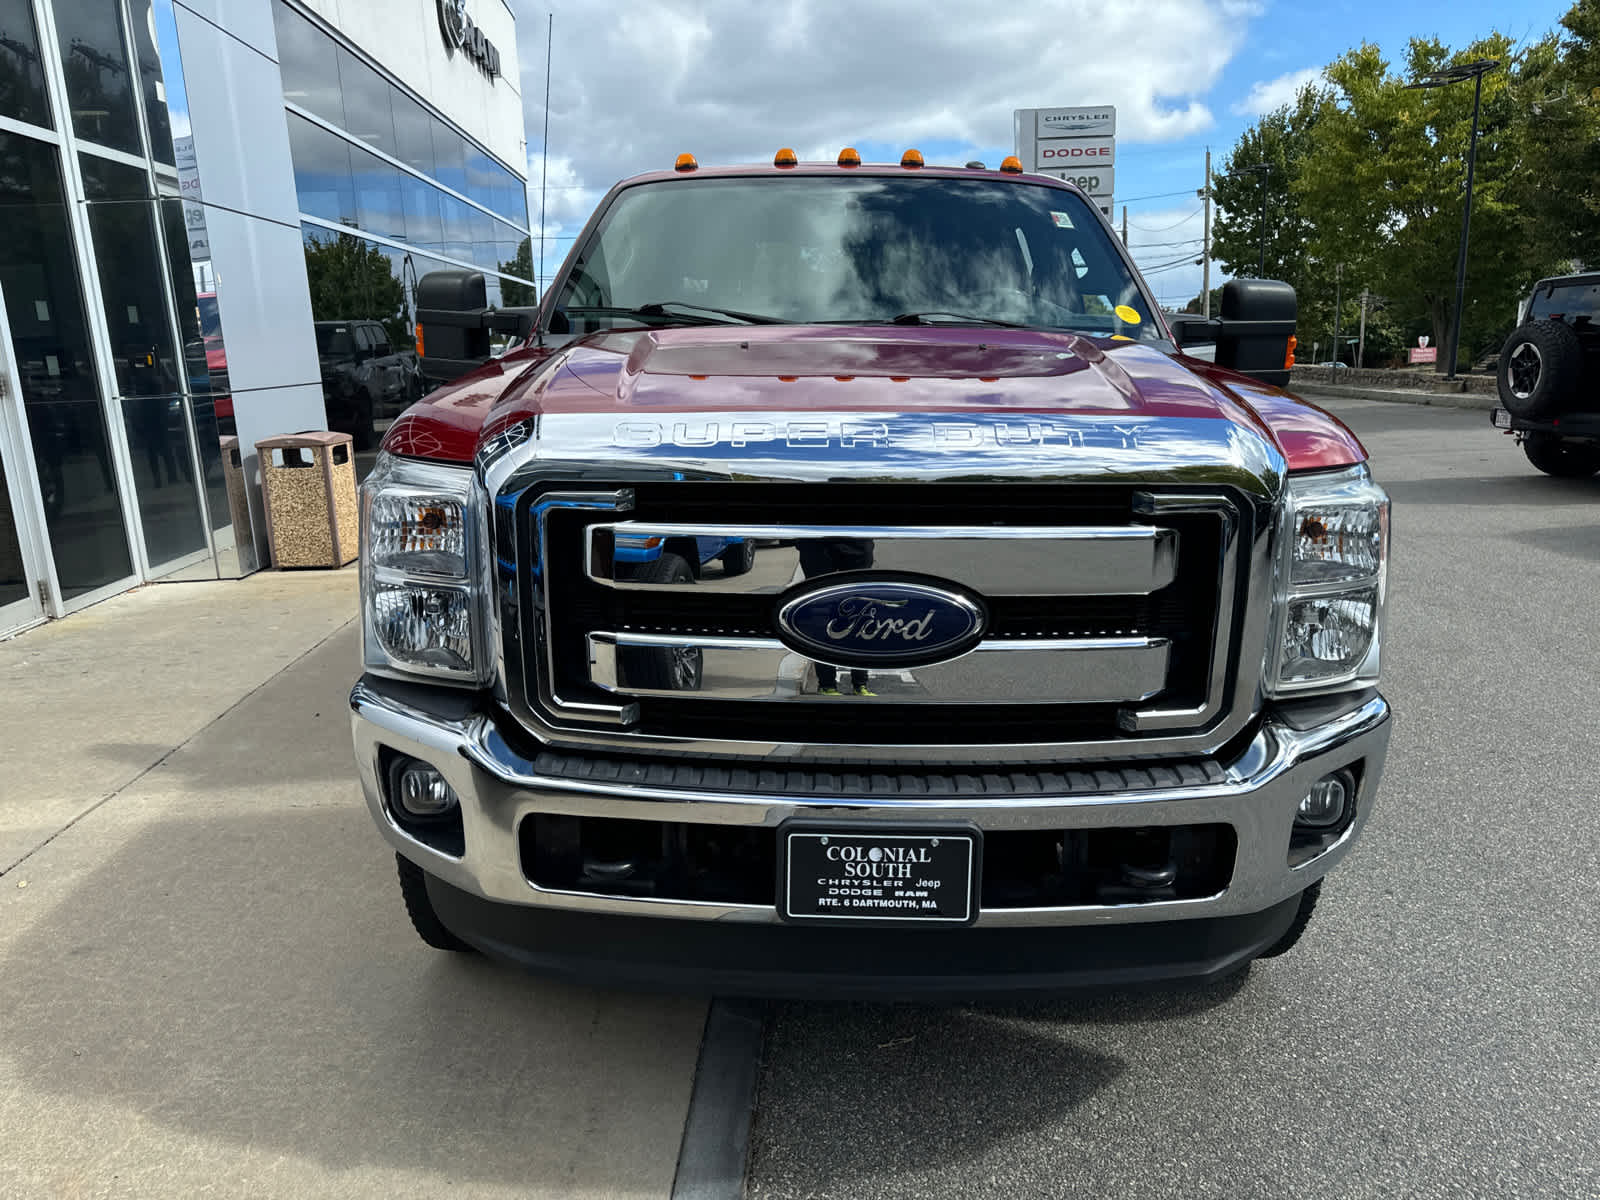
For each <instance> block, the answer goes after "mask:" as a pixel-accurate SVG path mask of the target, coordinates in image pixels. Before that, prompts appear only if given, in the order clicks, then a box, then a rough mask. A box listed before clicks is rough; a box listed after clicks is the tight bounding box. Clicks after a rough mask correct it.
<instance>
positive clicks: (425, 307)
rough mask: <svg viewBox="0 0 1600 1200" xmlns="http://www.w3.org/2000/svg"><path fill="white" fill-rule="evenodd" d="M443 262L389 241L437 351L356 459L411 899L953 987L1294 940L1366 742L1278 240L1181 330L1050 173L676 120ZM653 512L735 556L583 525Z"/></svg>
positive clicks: (801, 969)
mask: <svg viewBox="0 0 1600 1200" xmlns="http://www.w3.org/2000/svg"><path fill="white" fill-rule="evenodd" d="M483 296H484V283H483V280H482V278H481V277H476V276H473V275H471V274H469V273H462V272H456V273H440V274H437V275H434V276H429V277H427V278H425V279H424V280H423V281H422V284H421V286H420V289H419V320H420V322H421V324H422V330H421V336H422V339H423V341H424V343H425V353H424V360H423V370H424V372H425V373H429V374H432V375H433V376H434V377H435V378H436V379H444V378H453V382H450V383H448V384H447V385H446V386H444V387H441V388H440V389H439V390H437V391H435V392H433V393H432V394H431V395H429V396H428V397H427V398H426V399H424V400H423V401H422V402H420V403H418V404H416V405H415V406H413V407H412V408H411V409H409V410H408V411H407V412H406V413H405V414H403V415H402V416H401V418H400V419H399V420H398V421H397V422H396V423H395V425H394V426H393V427H392V428H391V429H390V430H389V432H388V434H387V436H386V437H385V439H384V442H383V449H382V452H381V454H380V455H379V458H378V462H377V465H376V467H375V469H374V471H373V472H372V475H371V476H370V478H369V479H368V480H367V482H366V484H365V485H364V488H363V492H362V513H363V522H364V525H363V536H362V558H361V563H362V566H361V575H362V614H363V642H364V673H363V675H362V677H361V679H360V681H359V682H358V683H357V684H356V686H355V688H354V691H353V692H352V694H351V708H352V727H353V731H354V739H355V749H356V761H357V767H358V770H359V773H360V777H361V781H362V785H363V788H364V790H365V794H366V798H367V802H368V804H369V806H370V808H371V812H372V816H373V818H374V820H375V822H376V823H377V826H378V828H379V830H380V831H381V832H382V834H383V836H384V837H385V838H386V839H387V840H388V842H389V843H390V844H391V845H392V846H393V848H394V850H395V853H396V856H397V860H398V865H399V874H400V883H401V891H402V894H403V898H404V900H405V903H406V907H407V909H408V911H409V914H410V917H411V920H412V922H413V923H414V925H415V927H416V930H417V932H418V933H419V934H420V935H421V936H422V938H423V939H424V940H425V941H427V942H428V943H429V944H430V945H433V946H436V947H440V948H442V949H447V950H456V951H463V950H469V949H470V950H477V951H482V952H485V953H488V954H490V955H493V956H496V957H498V958H501V959H505V960H509V961H513V962H518V963H521V964H523V965H525V966H529V967H532V968H535V969H538V970H542V971H551V972H560V973H571V974H577V975H581V976H583V977H586V978H594V979H605V980H615V981H628V982H649V983H657V984H664V985H668V986H683V987H691V988H695V989H710V990H719V991H724V992H750V993H763V992H764V993H790V994H793V993H804V994H816V993H819V992H827V993H832V994H844V995H851V994H872V995H884V994H902V993H906V994H915V995H927V994H930V993H933V994H956V995H968V994H975V993H988V992H996V991H1014V990H1019V989H1044V990H1053V989H1059V988H1064V987H1072V986H1078V985H1085V984H1122V983H1130V982H1137V981H1145V980H1152V979H1160V978H1176V977H1188V978H1207V977H1216V976H1220V975H1224V974H1228V973H1232V972H1236V971H1238V970H1241V969H1243V968H1245V967H1247V966H1248V965H1249V964H1250V962H1251V961H1252V960H1253V959H1255V958H1257V957H1261V956H1269V955H1276V954H1280V953H1282V952H1283V951H1284V950H1286V949H1288V948H1289V946H1291V945H1292V944H1293V943H1294V942H1295V941H1296V939H1297V938H1299V936H1300V935H1301V932H1302V930H1303V929H1304V928H1305V927H1306V923H1307V921H1308V920H1309V919H1310V917H1311V914H1312V910H1313V907H1314V905H1315V903H1316V900H1317V896H1318V893H1319V889H1320V887H1321V880H1322V878H1323V876H1324V875H1326V873H1327V872H1328V871H1329V870H1330V869H1331V868H1332V867H1333V866H1334V865H1335V864H1337V863H1338V862H1339V861H1340V859H1341V858H1343V856H1344V855H1345V854H1346V853H1347V852H1348V851H1349V850H1350V848H1351V846H1352V845H1353V843H1354V842H1355V840H1356V838H1357V835H1358V834H1359V833H1360V831H1361V829H1362V827H1363V825H1364V823H1365V822H1366V820H1367V817H1368V816H1369V814H1370V813H1371V811H1372V806H1373V803H1374V799H1375V795H1376V792H1377V788H1378V784H1379V779H1380V776H1381V774H1382V768H1383V761H1384V754H1385V750H1386V747H1387V743H1388V737H1389V721H1390V717H1389V708H1388V705H1387V704H1386V702H1385V701H1384V699H1383V697H1382V696H1381V695H1380V694H1379V692H1378V690H1377V684H1378V670H1379V656H1380V648H1381V643H1382V633H1383V612H1384V593H1385V586H1386V583H1385V570H1386V558H1387V553H1388V519H1389V507H1388V499H1387V497H1386V496H1385V494H1384V492H1383V491H1382V489H1380V488H1379V487H1378V486H1377V485H1376V484H1375V483H1374V482H1373V481H1372V479H1371V476H1370V474H1369V472H1368V469H1367V465H1366V454H1365V452H1364V451H1363V449H1362V447H1361V445H1360V443H1359V442H1358V441H1357V440H1356V438H1355V437H1354V436H1353V435H1352V434H1351V433H1350V431H1349V430H1348V429H1346V428H1345V427H1344V426H1343V425H1342V424H1341V423H1340V422H1339V421H1338V420H1336V419H1335V418H1334V417H1332V416H1330V415H1328V414H1327V413H1324V412H1322V411H1320V410H1319V409H1317V408H1315V407H1313V406H1311V405H1309V404H1306V403H1304V402H1302V401H1300V400H1298V399H1296V398H1294V397H1293V396H1290V395H1287V394H1286V393H1284V392H1283V391H1281V390H1280V387H1279V385H1281V384H1283V383H1285V382H1286V381H1287V368H1288V367H1289V365H1290V363H1291V362H1292V355H1293V341H1292V335H1293V327H1294V316H1295V306H1294V296H1293V292H1292V291H1291V290H1290V289H1289V288H1288V287H1287V286H1286V285H1283V284H1280V283H1274V282H1270V281H1261V280H1236V281H1234V282H1233V283H1231V284H1230V285H1229V287H1228V289H1227V290H1226V292H1225V295H1224V300H1223V305H1222V315H1221V317H1220V318H1218V319H1216V320H1213V321H1209V322H1204V321H1201V320H1199V319H1198V318H1195V319H1191V320H1188V321H1186V322H1183V323H1181V324H1180V323H1179V322H1178V321H1177V320H1176V319H1169V318H1167V317H1164V316H1163V314H1162V313H1161V311H1160V310H1159V308H1158V307H1157V306H1156V304H1155V302H1154V300H1153V298H1152V296H1151V293H1150V290H1149V288H1148V287H1147V285H1146V284H1145V283H1144V282H1143V280H1142V279H1141V278H1140V277H1139V274H1138V272H1137V271H1136V269H1135V268H1134V265H1133V263H1132V262H1131V260H1130V259H1129V257H1128V255H1127V252H1126V251H1125V249H1124V248H1123V246H1122V245H1121V244H1120V243H1119V242H1118V240H1117V239H1116V237H1115V236H1114V235H1113V233H1112V231H1111V229H1110V228H1109V226H1108V225H1107V224H1106V222H1105V220H1104V218H1103V217H1102V216H1101V214H1100V213H1099V212H1098V211H1097V210H1096V209H1095V207H1094V206H1093V205H1092V204H1091V203H1089V202H1088V200H1087V199H1086V197H1085V196H1084V195H1083V194H1082V193H1081V192H1080V191H1079V190H1078V189H1077V188H1075V187H1074V186H1072V185H1070V184H1067V183H1063V182H1060V181H1057V180H1052V179H1047V178H1042V177H1034V176H1028V175H1024V174H1022V172H1021V169H1020V166H1019V165H1018V164H1017V163H1016V161H1015V160H1014V159H1012V160H1007V162H1006V163H1005V164H1003V165H1002V167H1001V169H1000V170H998V171H993V170H983V169H971V168H937V167H925V166H923V165H922V162H921V158H920V156H916V155H913V154H908V155H907V157H906V159H905V160H904V161H903V162H902V163H901V164H899V165H895V164H888V165H881V166H874V165H863V164H861V163H860V161H859V159H858V158H857V157H856V156H855V155H854V152H853V151H847V152H846V153H844V154H841V156H840V158H839V160H838V162H837V163H816V164H798V163H796V162H795V160H794V156H793V155H792V154H789V153H787V152H784V153H780V155H779V156H778V157H777V159H776V160H775V161H774V163H773V165H772V166H757V167H734V168H724V169H702V168H700V167H699V166H698V164H696V163H695V162H694V160H693V159H691V158H688V157H687V156H685V157H684V158H682V159H680V161H679V163H678V166H677V169H676V170H673V171H665V172H660V173H656V174H649V175H644V176H640V177H638V178H635V179H630V180H627V181H626V182H624V183H621V184H619V185H617V186H616V187H615V188H614V189H612V191H611V192H610V193H609V194H608V195H607V196H606V197H605V199H604V200H603V201H602V202H601V204H600V205H599V208H598V209H597V210H596V212H595V214H594V216H593V217H592V218H591V220H590V222H589V223H588V225H587V227H586V228H585V229H584V231H583V233H582V235H581V236H580V237H579V238H578V239H577V241H576V244H575V246H574V248H573V250H572V252H571V254H570V256H569V257H568V259H567V261H566V262H565V264H564V265H563V266H562V267H561V269H560V271H559V273H558V274H557V275H556V277H555V279H554V281H553V283H552V285H551V287H550V288H549V289H548V291H547V292H546V294H545V295H544V298H543V300H542V302H541V304H540V305H539V307H538V308H537V309H536V310H529V311H525V312H506V311H500V312H495V311H491V310H488V309H486V308H485V306H484V300H483ZM507 328H515V329H516V331H517V334H518V336H519V337H520V339H521V340H520V344H519V345H518V347H517V348H516V349H515V350H513V351H512V352H511V353H508V354H506V355H504V356H503V357H501V358H498V359H493V360H488V361H485V360H486V359H487V356H488V347H489V336H490V333H491V332H493V331H495V330H503V329H507ZM1198 342H1208V343H1212V344H1214V345H1215V347H1216V352H1215V359H1216V361H1215V362H1208V361H1202V360H1200V359H1197V358H1193V357H1189V356H1187V355H1186V354H1185V353H1184V352H1183V350H1182V345H1183V344H1189V343H1198ZM697 538H711V539H727V540H730V541H731V540H733V539H738V540H739V543H740V544H744V545H749V546H751V547H753V548H754V550H753V553H752V554H751V555H750V556H749V561H745V560H743V559H741V561H740V562H739V563H738V564H737V569H726V568H725V567H718V566H717V565H716V564H714V563H706V564H705V565H704V567H703V569H698V570H682V571H676V570H675V571H651V572H640V571H639V570H637V569H636V566H635V564H632V563H630V561H629V553H626V552H625V551H629V550H631V548H634V547H639V546H651V545H658V546H659V545H666V544H668V543H670V542H671V541H672V540H673V539H697Z"/></svg>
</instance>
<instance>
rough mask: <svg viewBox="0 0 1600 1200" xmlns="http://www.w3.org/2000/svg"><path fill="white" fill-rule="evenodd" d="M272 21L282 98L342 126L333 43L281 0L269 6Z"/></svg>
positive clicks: (337, 69) (335, 54)
mask: <svg viewBox="0 0 1600 1200" xmlns="http://www.w3.org/2000/svg"><path fill="white" fill-rule="evenodd" d="M272 20H273V24H274V25H275V26H276V27H277V31H278V66H279V69H280V70H281V71H282V73H283V98H284V99H285V100H289V101H292V102H293V103H295V104H298V105H299V106H300V107H301V108H304V109H307V110H308V111H310V112H314V113H316V114H317V116H319V117H321V118H322V119H323V120H324V121H328V122H331V123H332V124H334V125H339V126H343V125H344V102H343V101H342V100H341V99H340V95H339V58H338V54H337V48H336V47H335V46H334V44H333V42H332V41H330V40H329V39H328V38H327V37H326V36H325V35H324V34H323V32H322V31H321V30H320V29H317V28H316V27H315V26H314V25H312V24H311V22H310V21H308V20H306V19H305V18H304V17H302V16H301V15H300V14H299V13H297V12H295V11H294V10H293V9H291V8H290V7H289V6H288V5H287V4H285V3H283V0H278V2H277V3H276V4H274V5H273V6H272Z"/></svg>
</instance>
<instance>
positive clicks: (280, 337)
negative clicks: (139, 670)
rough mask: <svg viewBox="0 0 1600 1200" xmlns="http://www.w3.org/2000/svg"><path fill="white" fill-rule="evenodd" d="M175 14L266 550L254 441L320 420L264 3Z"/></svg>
mask: <svg viewBox="0 0 1600 1200" xmlns="http://www.w3.org/2000/svg"><path fill="white" fill-rule="evenodd" d="M174 14H175V16H176V18H177V25H178V47H179V52H180V54H181V57H182V60H183V76H184V83H185V85H186V87H187V89H188V94H189V122H190V125H191V127H192V131H193V134H194V151H195V167H196V171H197V172H198V176H199V200H200V202H201V203H202V204H204V206H205V219H206V233H207V237H208V240H209V242H210V246H211V251H210V253H211V270H212V272H213V274H214V276H215V279H216V290H217V309H218V312H219V313H220V314H221V318H222V335H223V339H224V341H225V343H226V345H227V351H228V383H229V387H230V389H231V390H232V392H233V409H234V420H235V422H236V423H237V425H238V430H239V451H240V454H241V456H242V457H243V459H244V466H245V474H246V478H248V479H249V480H250V481H251V483H252V485H254V486H252V487H251V488H250V489H249V491H250V506H251V518H252V524H253V526H254V528H255V544H256V546H257V547H264V546H265V545H266V544H267V543H266V524H265V518H264V514H263V510H262V506H261V496H260V491H259V483H260V469H259V463H258V462H257V458H256V453H255V445H256V443H257V442H259V441H261V440H262V439H263V438H267V437H271V436H273V435H274V434H280V433H295V432H299V431H300V430H304V429H325V428H326V427H327V420H328V418H327V411H326V409H325V407H324V405H323V402H322V375H321V369H320V368H319V366H318V364H317V343H316V337H315V335H314V333H313V331H312V324H311V290H310V286H309V284H308V283H307V281H306V262H305V252H304V250H303V249H302V244H301V240H300V205H299V201H298V200H297V198H296V196H295V190H294V164H293V162H292V160H291V159H290V157H289V133H288V126H287V124H286V122H285V119H284V113H283V76H282V74H281V72H280V71H279V70H278V46H277V35H276V33H275V32H274V28H273V23H272V0H174ZM184 198H185V199H186V200H193V199H195V196H194V195H193V194H192V191H190V190H186V191H185V193H184ZM264 557H265V556H264V555H263V558H264ZM261 565H262V566H265V565H266V563H265V562H263V563H262V564H261Z"/></svg>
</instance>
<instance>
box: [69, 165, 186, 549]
mask: <svg viewBox="0 0 1600 1200" xmlns="http://www.w3.org/2000/svg"><path fill="white" fill-rule="evenodd" d="M82 166H83V178H84V190H85V194H86V195H87V196H88V197H89V201H90V202H89V205H88V215H89V231H90V234H91V235H92V237H93V238H94V251H95V253H94V257H95V267H96V269H97V271H98V273H99V276H100V292H101V295H102V297H103V298H104V300H105V312H106V329H107V333H108V334H109V335H110V341H111V354H112V362H113V366H114V369H115V371H116V375H117V392H118V394H119V396H120V397H121V398H122V415H123V422H124V425H125V426H126V428H127V431H128V449H129V452H130V454H131V456H132V465H133V482H134V492H135V494H136V495H137V496H138V499H139V513H140V516H141V518H142V522H141V523H142V525H143V528H144V543H145V555H146V557H147V558H148V559H149V562H150V565H151V569H152V570H153V571H154V572H155V573H157V574H162V573H164V572H163V571H162V567H163V566H164V565H166V564H170V563H172V562H174V560H178V559H182V558H185V557H187V556H190V555H193V554H195V553H196V552H198V551H201V550H205V549H206V535H205V525H204V519H203V517H202V516H201V512H200V498H199V495H198V494H197V493H196V491H195V488H194V457H193V455H192V453H191V452H190V447H189V429H188V419H187V417H186V415H185V410H184V397H183V383H184V380H183V373H184V370H185V361H184V358H183V356H182V355H180V354H179V353H178V352H177V349H176V347H174V345H173V342H172V327H171V324H170V323H169V320H168V316H167V302H166V296H165V294H164V292H163V290H162V286H161V279H162V274H163V272H164V271H165V270H166V265H165V264H163V263H162V261H161V257H160V253H159V249H158V247H157V244H156V235H155V225H154V221H153V219H152V218H153V216H154V211H155V210H154V207H153V202H152V201H150V200H146V199H143V198H139V199H121V198H120V197H128V196H135V197H142V196H143V194H144V193H145V192H146V191H147V190H148V183H149V181H148V176H147V175H146V173H145V172H144V171H142V170H140V169H138V168H137V167H127V166H123V165H122V164H121V163H114V162H107V161H105V160H103V159H96V158H92V157H91V156H89V155H87V154H86V155H83V156H82ZM97 197H107V198H97ZM109 197H119V198H116V199H112V198H109Z"/></svg>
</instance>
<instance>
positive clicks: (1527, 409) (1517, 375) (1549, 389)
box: [1499, 321, 1583, 420]
mask: <svg viewBox="0 0 1600 1200" xmlns="http://www.w3.org/2000/svg"><path fill="white" fill-rule="evenodd" d="M1499 374H1500V379H1499V383H1500V403H1501V404H1503V405H1505V406H1506V408H1507V409H1509V410H1510V412H1511V414H1512V415H1513V416H1517V417H1525V418H1527V419H1529V420H1544V419H1547V418H1549V417H1554V416H1559V415H1560V414H1561V412H1562V411H1563V410H1564V409H1565V408H1566V407H1567V404H1568V403H1569V402H1570V400H1571V399H1572V397H1573V396H1574V395H1575V394H1576V393H1577V390H1578V377H1579V376H1580V375H1582V374H1583V347H1582V345H1580V344H1579V342H1578V335H1577V334H1575V333H1573V332H1572V327H1571V326H1569V325H1565V324H1563V323H1562V322H1560V321H1530V322H1529V323H1528V324H1526V325H1522V326H1519V327H1518V328H1516V329H1515V330H1513V331H1512V333H1511V336H1510V337H1508V338H1507V339H1506V344H1505V346H1504V348H1503V349H1502V350H1501V351H1500V372H1499Z"/></svg>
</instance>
